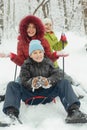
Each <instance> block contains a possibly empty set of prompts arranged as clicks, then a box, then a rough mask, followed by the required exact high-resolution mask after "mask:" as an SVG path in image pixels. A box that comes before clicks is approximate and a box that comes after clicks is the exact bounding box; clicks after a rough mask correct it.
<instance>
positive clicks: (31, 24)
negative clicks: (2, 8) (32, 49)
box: [0, 15, 59, 66]
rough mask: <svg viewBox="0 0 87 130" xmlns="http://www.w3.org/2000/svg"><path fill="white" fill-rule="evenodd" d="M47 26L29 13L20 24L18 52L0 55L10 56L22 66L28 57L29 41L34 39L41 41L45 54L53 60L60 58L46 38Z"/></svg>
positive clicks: (0, 55)
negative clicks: (52, 50)
mask: <svg viewBox="0 0 87 130" xmlns="http://www.w3.org/2000/svg"><path fill="white" fill-rule="evenodd" d="M44 32H45V28H44V25H43V23H42V21H41V20H40V19H39V18H38V17H36V16H33V15H28V16H26V17H25V18H23V19H22V20H21V22H20V24H19V33H20V35H19V36H18V46H17V54H14V53H10V54H8V55H5V54H2V53H0V57H10V59H11V60H12V61H13V62H14V63H16V64H17V65H19V66H21V65H22V64H23V62H24V60H25V59H27V57H28V49H29V43H30V41H31V40H32V39H38V40H40V41H41V43H42V45H43V47H44V49H45V56H47V57H49V58H50V59H51V60H52V61H55V60H57V59H58V57H59V56H58V54H57V52H51V49H50V45H49V43H48V41H47V40H46V39H45V38H44Z"/></svg>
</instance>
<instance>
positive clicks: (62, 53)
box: [57, 51, 69, 57]
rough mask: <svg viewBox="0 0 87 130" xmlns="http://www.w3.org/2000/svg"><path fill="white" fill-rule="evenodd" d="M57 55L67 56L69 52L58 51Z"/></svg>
mask: <svg viewBox="0 0 87 130" xmlns="http://www.w3.org/2000/svg"><path fill="white" fill-rule="evenodd" d="M57 55H58V56H59V57H67V56H69V54H68V53H66V52H64V51H57Z"/></svg>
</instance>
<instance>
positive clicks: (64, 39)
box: [60, 33, 67, 42]
mask: <svg viewBox="0 0 87 130" xmlns="http://www.w3.org/2000/svg"><path fill="white" fill-rule="evenodd" d="M60 40H61V41H62V42H67V38H66V35H65V34H64V33H62V34H61V38H60Z"/></svg>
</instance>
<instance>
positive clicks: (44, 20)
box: [43, 18, 52, 24]
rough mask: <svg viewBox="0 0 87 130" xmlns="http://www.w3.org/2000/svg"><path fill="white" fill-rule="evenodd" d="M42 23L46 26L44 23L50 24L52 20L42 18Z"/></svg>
mask: <svg viewBox="0 0 87 130" xmlns="http://www.w3.org/2000/svg"><path fill="white" fill-rule="evenodd" d="M43 23H44V24H46V23H50V24H52V20H51V19H50V18H44V19H43Z"/></svg>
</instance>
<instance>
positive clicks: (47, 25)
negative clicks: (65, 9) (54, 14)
mask: <svg viewBox="0 0 87 130" xmlns="http://www.w3.org/2000/svg"><path fill="white" fill-rule="evenodd" d="M44 26H45V31H46V32H51V31H52V24H51V23H46V24H45V25H44Z"/></svg>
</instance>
